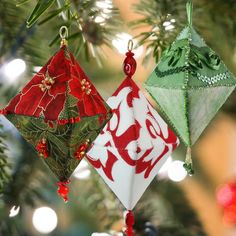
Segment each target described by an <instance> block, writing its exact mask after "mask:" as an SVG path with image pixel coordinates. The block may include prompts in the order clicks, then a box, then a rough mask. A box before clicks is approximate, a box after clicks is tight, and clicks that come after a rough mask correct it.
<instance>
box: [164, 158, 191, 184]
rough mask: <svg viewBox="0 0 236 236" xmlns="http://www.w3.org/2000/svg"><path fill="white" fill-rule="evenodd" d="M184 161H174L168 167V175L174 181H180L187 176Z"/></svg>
mask: <svg viewBox="0 0 236 236" xmlns="http://www.w3.org/2000/svg"><path fill="white" fill-rule="evenodd" d="M183 164H184V162H183V161H173V162H172V163H171V164H170V166H169V168H168V177H169V178H170V179H171V180H172V181H174V182H180V181H182V180H184V179H185V178H186V176H187V171H186V170H185V169H184V167H183Z"/></svg>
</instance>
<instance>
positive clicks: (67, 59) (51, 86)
mask: <svg viewBox="0 0 236 236" xmlns="http://www.w3.org/2000/svg"><path fill="white" fill-rule="evenodd" d="M62 29H64V28H62ZM1 113H2V114H4V115H5V116H6V118H7V119H8V120H9V121H11V122H12V123H13V124H14V125H15V126H16V127H17V129H18V130H19V132H20V133H21V135H22V136H23V137H24V138H25V139H26V140H27V141H28V142H29V143H30V144H32V145H33V146H34V148H35V149H36V150H37V152H38V154H39V156H40V157H42V160H43V161H44V162H45V163H46V164H47V166H48V167H49V168H50V169H51V171H52V172H53V173H54V174H55V176H56V177H57V178H58V180H59V182H58V193H59V194H60V195H61V196H62V197H63V198H64V200H65V201H67V200H68V196H67V195H68V193H69V189H68V187H67V184H68V183H69V182H70V181H69V177H70V176H71V174H72V173H73V171H74V169H75V168H76V167H77V165H78V164H79V163H80V161H81V159H82V158H83V157H84V155H85V152H86V151H87V149H88V148H89V146H90V145H91V143H92V142H93V141H94V139H95V138H96V137H97V135H98V134H99V133H100V131H101V130H102V128H103V127H104V125H105V124H106V123H107V121H108V120H109V119H110V117H111V110H110V108H109V106H108V105H107V104H106V103H105V101H104V100H103V99H102V97H101V96H100V95H99V93H98V92H97V90H96V89H95V87H94V86H93V84H92V83H91V81H90V80H89V79H88V77H87V76H86V75H85V73H84V72H83V70H82V69H81V67H80V65H79V64H78V62H77V61H76V60H75V58H74V56H73V55H72V54H71V52H70V51H69V49H68V48H67V44H66V40H65V37H64V36H63V39H62V43H61V48H60V50H59V51H58V52H57V53H56V54H55V55H54V56H53V57H52V58H51V59H50V60H49V61H48V62H47V64H46V65H45V66H44V67H43V68H42V69H41V70H40V71H39V72H38V73H37V74H36V75H35V76H34V77H33V78H32V79H31V80H30V81H29V83H28V84H27V85H26V86H25V87H24V88H23V89H22V91H21V92H20V93H19V94H18V95H16V96H15V97H14V98H13V99H12V100H11V101H10V102H9V104H8V105H7V106H6V108H5V109H3V110H2V112H1Z"/></svg>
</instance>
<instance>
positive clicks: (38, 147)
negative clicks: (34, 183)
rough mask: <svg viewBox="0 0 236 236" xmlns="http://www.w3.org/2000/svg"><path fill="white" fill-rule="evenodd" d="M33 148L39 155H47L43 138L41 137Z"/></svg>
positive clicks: (45, 156)
mask: <svg viewBox="0 0 236 236" xmlns="http://www.w3.org/2000/svg"><path fill="white" fill-rule="evenodd" d="M35 149H36V150H37V151H38V153H39V155H40V156H43V157H44V158H47V157H48V156H49V152H48V150H47V143H46V140H45V139H42V140H41V141H40V142H39V143H38V144H37V145H36V147H35Z"/></svg>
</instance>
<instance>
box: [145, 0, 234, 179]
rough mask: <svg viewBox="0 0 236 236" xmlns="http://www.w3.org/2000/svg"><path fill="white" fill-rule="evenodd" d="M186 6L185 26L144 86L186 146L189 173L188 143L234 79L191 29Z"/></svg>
mask: <svg viewBox="0 0 236 236" xmlns="http://www.w3.org/2000/svg"><path fill="white" fill-rule="evenodd" d="M186 8H187V15H188V24H187V26H186V27H185V28H184V29H183V31H182V32H181V33H180V34H179V36H178V37H177V38H176V40H175V41H174V42H173V44H172V45H171V46H170V47H169V48H168V49H167V50H166V51H165V52H163V55H162V57H161V59H160V62H159V63H158V65H157V67H156V68H155V70H154V71H153V72H152V74H151V75H150V77H149V78H148V80H147V81H146V82H145V87H146V89H147V91H148V92H149V93H150V94H151V96H152V97H153V98H154V99H155V101H156V102H157V103H158V104H159V107H160V109H161V111H162V112H163V113H164V114H165V115H166V117H167V119H168V120H169V123H170V124H172V126H173V128H174V129H175V131H176V133H177V134H178V135H179V137H180V138H181V140H182V141H183V142H184V144H185V145H186V146H187V147H188V149H187V156H186V162H185V164H184V167H185V168H186V170H187V171H188V173H189V174H190V175H191V174H193V168H192V159H191V149H190V147H191V146H192V145H193V144H194V143H195V142H196V140H197V139H198V138H199V136H200V135H201V133H202V132H203V130H204V129H205V128H206V126H207V125H208V123H209V122H210V120H211V119H212V118H213V117H214V116H215V114H216V113H217V111H218V110H219V108H220V107H221V106H222V105H223V104H224V102H225V101H226V99H227V98H228V96H229V95H230V94H231V93H232V91H233V90H234V88H235V85H236V80H235V78H234V76H233V75H232V74H231V73H230V72H229V71H228V69H227V68H226V66H225V65H224V63H223V62H222V61H221V59H220V58H219V56H218V55H216V53H215V52H214V51H212V50H211V49H210V48H209V47H208V46H207V45H206V44H205V42H204V41H203V39H201V37H200V36H199V35H198V34H197V32H196V31H195V30H194V28H193V26H192V3H191V2H190V1H189V2H187V5H186Z"/></svg>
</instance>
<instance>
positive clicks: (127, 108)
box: [86, 50, 179, 235]
mask: <svg viewBox="0 0 236 236" xmlns="http://www.w3.org/2000/svg"><path fill="white" fill-rule="evenodd" d="M133 55H134V54H133V53H132V52H131V50H129V51H128V52H127V53H126V59H125V61H124V72H125V74H126V75H127V77H126V78H125V80H124V81H123V82H122V83H121V85H120V86H119V88H118V89H117V90H116V91H115V92H114V94H113V95H112V96H111V97H110V98H109V99H108V101H107V103H108V105H109V106H110V107H111V108H112V109H113V116H112V118H111V120H110V121H109V122H108V123H107V125H106V126H105V127H104V129H103V130H102V132H101V133H100V134H99V136H98V137H97V139H96V140H95V141H94V143H93V144H92V146H91V148H90V149H89V151H88V152H87V154H86V156H87V159H88V161H89V162H90V163H91V164H92V166H93V167H94V168H95V169H96V170H97V172H98V173H99V175H100V176H101V177H102V178H103V180H104V181H105V183H106V184H107V185H108V186H109V187H110V188H111V190H112V191H113V192H114V193H115V194H116V196H117V197H118V198H119V200H120V201H121V203H122V204H123V205H124V206H125V208H126V209H128V213H127V216H126V225H127V229H126V233H127V235H133V230H132V225H133V224H134V216H133V213H132V212H131V210H132V209H133V208H134V206H135V205H136V203H137V201H138V200H139V199H140V197H141V196H142V194H143V193H144V191H145V189H146V188H147V187H148V185H149V184H150V182H151V181H152V180H153V178H154V177H155V176H156V175H157V173H158V171H159V169H160V168H161V166H162V165H163V164H164V163H165V161H166V159H167V158H168V157H169V156H170V154H171V153H172V152H173V150H174V149H175V148H176V147H177V146H178V143H179V141H178V138H177V137H176V136H175V135H174V133H173V132H172V131H171V130H170V129H169V128H168V126H167V124H166V123H165V122H164V120H163V119H162V118H161V117H160V116H159V115H158V113H157V112H156V110H155V109H154V108H153V107H152V105H151V104H150V103H149V102H148V100H147V99H146V98H145V96H144V94H143V93H142V92H141V91H140V89H139V88H138V86H137V85H136V84H135V82H134V81H133V80H132V78H131V77H132V75H133V74H134V73H135V70H136V61H135V59H134V58H133Z"/></svg>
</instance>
